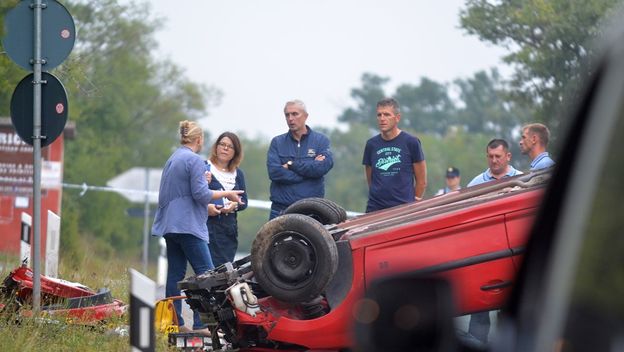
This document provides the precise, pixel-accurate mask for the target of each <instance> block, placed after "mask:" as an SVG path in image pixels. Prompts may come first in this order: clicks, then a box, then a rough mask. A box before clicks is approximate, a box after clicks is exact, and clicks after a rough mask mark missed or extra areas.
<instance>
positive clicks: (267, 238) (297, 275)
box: [251, 214, 338, 303]
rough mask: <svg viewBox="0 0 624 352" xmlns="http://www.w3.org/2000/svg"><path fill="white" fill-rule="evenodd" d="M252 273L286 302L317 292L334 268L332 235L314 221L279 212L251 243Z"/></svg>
mask: <svg viewBox="0 0 624 352" xmlns="http://www.w3.org/2000/svg"><path fill="white" fill-rule="evenodd" d="M251 267H252V269H253V272H254V277H255V278H256V280H257V281H258V283H259V284H260V286H262V288H263V289H264V290H265V291H266V292H267V293H268V294H270V295H271V296H273V297H275V298H277V299H279V300H281V301H284V302H289V303H299V302H306V301H309V300H311V299H313V298H315V297H317V296H318V295H319V294H321V293H322V292H323V291H324V290H325V287H326V286H327V284H328V283H329V281H330V280H331V278H332V277H333V276H334V274H335V273H336V269H337V268H338V250H337V248H336V243H335V242H334V239H333V238H332V236H331V235H330V234H329V232H328V231H327V230H326V229H325V227H324V226H323V225H322V224H321V223H319V222H318V221H316V220H314V219H312V218H310V217H308V216H305V215H301V214H286V215H283V216H279V217H277V218H275V219H273V220H271V221H269V222H267V223H266V224H264V226H262V227H261V228H260V230H259V231H258V234H257V235H256V239H255V240H254V242H253V244H252V247H251Z"/></svg>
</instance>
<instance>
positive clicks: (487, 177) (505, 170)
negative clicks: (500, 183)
mask: <svg viewBox="0 0 624 352" xmlns="http://www.w3.org/2000/svg"><path fill="white" fill-rule="evenodd" d="M485 151H486V153H485V156H486V158H487V162H488V166H489V167H488V168H487V169H486V170H485V171H484V172H483V173H482V174H479V175H477V176H475V178H473V179H472V181H470V182H469V183H468V187H471V186H476V185H479V184H482V183H485V182H490V181H495V180H499V179H501V178H503V177H511V176H516V175H521V174H522V171H519V170H516V169H515V168H514V167H513V166H511V165H509V162H510V161H511V152H510V151H509V144H508V143H507V141H506V140H504V139H498V138H495V139H492V140H491V141H490V142H489V143H488V144H487V147H486V148H485Z"/></svg>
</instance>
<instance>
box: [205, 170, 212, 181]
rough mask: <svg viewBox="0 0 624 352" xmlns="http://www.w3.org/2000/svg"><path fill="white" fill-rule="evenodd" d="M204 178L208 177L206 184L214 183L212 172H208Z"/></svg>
mask: <svg viewBox="0 0 624 352" xmlns="http://www.w3.org/2000/svg"><path fill="white" fill-rule="evenodd" d="M204 176H205V177H206V182H208V183H210V182H212V172H210V171H206V172H205V173H204Z"/></svg>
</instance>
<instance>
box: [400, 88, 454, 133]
mask: <svg viewBox="0 0 624 352" xmlns="http://www.w3.org/2000/svg"><path fill="white" fill-rule="evenodd" d="M394 97H395V98H396V99H397V100H398V101H399V103H400V104H401V124H402V125H403V126H404V127H406V128H412V129H414V130H416V131H420V132H423V133H437V134H440V135H442V134H444V133H445V132H446V130H447V129H448V128H449V127H450V126H452V125H454V124H455V123H456V120H457V119H456V112H455V106H454V104H453V102H452V101H451V98H450V97H449V94H448V87H447V85H445V84H442V83H438V82H435V81H433V80H430V79H428V78H426V77H423V78H421V80H420V84H419V85H417V86H414V85H411V84H402V85H400V86H399V87H398V88H397V90H396V93H395V94H394Z"/></svg>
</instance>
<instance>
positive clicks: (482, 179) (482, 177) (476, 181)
mask: <svg viewBox="0 0 624 352" xmlns="http://www.w3.org/2000/svg"><path fill="white" fill-rule="evenodd" d="M516 175H522V171H520V170H516V169H514V167H513V166H511V165H509V170H507V173H506V174H505V176H503V177H511V176H516ZM495 180H497V178H495V177H494V176H492V172H491V171H490V169H489V168H488V169H487V170H485V171H484V172H483V173H482V174H479V175H477V177H475V178H473V179H472V181H470V183H468V187H470V186H476V185H480V184H482V183H486V182H490V181H495Z"/></svg>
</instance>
